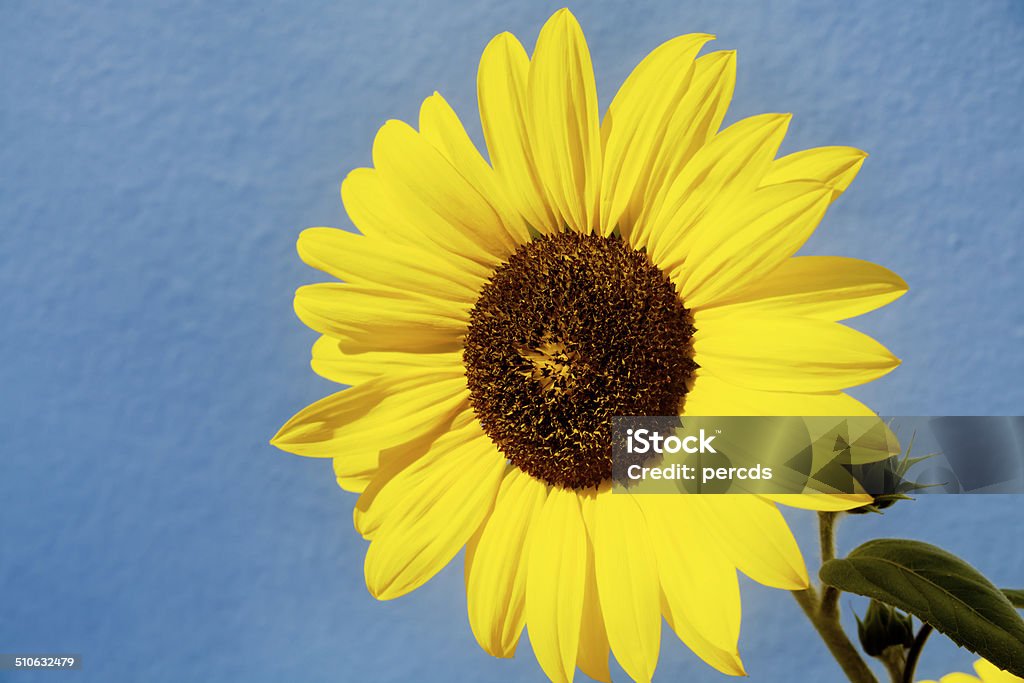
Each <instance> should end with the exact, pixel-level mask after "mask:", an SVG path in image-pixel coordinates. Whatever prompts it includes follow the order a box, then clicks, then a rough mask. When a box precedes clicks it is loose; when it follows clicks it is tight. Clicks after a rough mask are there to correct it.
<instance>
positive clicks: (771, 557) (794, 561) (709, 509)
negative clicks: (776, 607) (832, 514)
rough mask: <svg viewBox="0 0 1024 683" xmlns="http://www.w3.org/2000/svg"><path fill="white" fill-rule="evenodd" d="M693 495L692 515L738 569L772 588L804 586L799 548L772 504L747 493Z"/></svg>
mask: <svg viewBox="0 0 1024 683" xmlns="http://www.w3.org/2000/svg"><path fill="white" fill-rule="evenodd" d="M692 498H693V501H694V502H693V505H692V508H693V510H694V516H695V517H696V518H697V519H698V520H700V522H699V523H701V524H702V525H703V526H704V528H706V529H707V531H708V533H709V534H711V535H712V536H713V537H714V538H715V540H716V541H717V544H718V546H719V547H720V548H721V549H722V550H723V551H724V553H725V555H726V557H728V558H729V560H730V561H731V562H732V563H733V565H735V566H736V568H738V569H739V570H740V571H741V572H743V573H744V574H746V575H747V576H749V577H750V578H751V579H753V580H754V581H757V582H758V583H762V584H764V585H766V586H771V587H773V588H782V589H784V590H803V589H804V588H807V586H808V577H807V568H806V566H805V565H804V559H803V556H802V555H801V554H800V548H799V546H797V544H796V540H795V539H794V538H793V533H792V532H791V531H790V530H789V526H788V525H787V524H786V521H785V520H784V519H783V518H782V514H781V513H780V512H779V511H778V509H776V507H775V505H773V504H772V503H770V502H768V501H766V500H763V499H761V498H759V497H757V496H751V495H747V494H736V495H728V494H720V495H707V496H693V497H692Z"/></svg>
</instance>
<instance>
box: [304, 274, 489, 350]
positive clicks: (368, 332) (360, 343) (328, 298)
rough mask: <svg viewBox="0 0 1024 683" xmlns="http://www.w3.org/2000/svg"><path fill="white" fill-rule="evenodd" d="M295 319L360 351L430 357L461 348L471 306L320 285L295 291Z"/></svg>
mask: <svg viewBox="0 0 1024 683" xmlns="http://www.w3.org/2000/svg"><path fill="white" fill-rule="evenodd" d="M294 306H295V314H296V315H297V316H298V317H299V319H300V320H301V321H302V322H303V323H305V324H306V325H308V326H309V327H310V328H312V329H314V330H316V331H317V332H320V333H321V334H326V335H329V336H332V337H335V338H337V339H339V340H340V342H341V344H342V348H344V349H345V350H346V351H348V352H350V353H358V352H359V351H363V350H375V351H406V352H412V353H436V352H442V351H455V350H457V349H459V348H461V339H462V336H463V335H464V334H465V331H466V325H467V323H468V320H469V308H470V306H471V304H468V303H462V304H460V303H458V302H452V301H442V300H441V299H434V298H428V297H421V296H416V295H414V294H411V293H404V292H397V291H393V290H384V289H381V288H379V287H371V286H366V285H349V284H341V283H322V284H317V285H307V286H305V287H300V288H299V289H298V290H297V291H296V292H295V303H294Z"/></svg>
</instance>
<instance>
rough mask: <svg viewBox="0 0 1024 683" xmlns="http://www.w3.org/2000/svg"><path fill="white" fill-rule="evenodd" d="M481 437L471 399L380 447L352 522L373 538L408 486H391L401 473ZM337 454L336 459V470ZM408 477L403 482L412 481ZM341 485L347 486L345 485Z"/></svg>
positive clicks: (354, 510)
mask: <svg viewBox="0 0 1024 683" xmlns="http://www.w3.org/2000/svg"><path fill="white" fill-rule="evenodd" d="M479 437H480V427H479V425H478V424H477V422H476V415H475V414H474V413H473V409H472V408H470V407H469V405H468V403H467V404H466V405H464V406H461V407H460V409H457V410H456V411H455V412H454V413H451V414H448V415H445V416H444V417H442V419H440V420H438V422H437V424H436V425H434V426H433V427H431V428H430V429H428V430H427V431H425V432H423V433H422V434H420V435H419V436H417V437H415V438H413V439H410V440H408V441H404V442H403V443H400V444H398V445H396V446H392V447H391V448H385V449H382V450H381V451H380V458H379V465H378V467H377V469H376V471H374V472H373V473H372V477H371V480H370V482H369V484H368V485H367V486H365V487H363V489H362V491H361V492H360V493H361V494H362V495H360V496H359V500H357V501H356V506H355V508H354V509H353V510H352V523H353V525H354V526H355V528H356V531H358V532H359V533H360V534H362V536H363V538H366V539H371V538H373V537H374V535H375V534H376V533H377V530H378V529H380V527H381V525H382V524H383V523H384V520H385V519H387V517H388V516H389V515H391V514H393V513H394V512H395V510H397V509H399V508H398V502H399V501H401V499H402V498H403V497H404V496H405V495H406V493H407V489H406V487H405V486H404V485H403V484H402V483H401V482H400V483H399V484H397V485H395V486H390V484H391V483H392V482H393V481H394V479H395V478H396V477H398V475H400V474H401V473H402V472H404V471H405V470H406V469H408V468H409V467H411V466H412V465H413V464H414V463H416V462H418V461H419V460H420V458H422V457H423V456H425V455H427V454H428V453H429V452H431V451H432V450H435V449H436V450H437V451H438V452H450V451H452V450H454V449H456V448H461V447H462V446H463V445H464V444H466V443H469V442H470V441H473V440H475V439H477V438H479ZM338 460H339V459H338V458H335V459H334V466H335V470H336V471H337V469H338ZM409 481H410V480H409V479H403V480H402V482H405V483H406V484H408V483H409ZM342 488H346V487H344V486H342Z"/></svg>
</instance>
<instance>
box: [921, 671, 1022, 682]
mask: <svg viewBox="0 0 1024 683" xmlns="http://www.w3.org/2000/svg"><path fill="white" fill-rule="evenodd" d="M1011 680H1012V679H1011ZM1018 680H1019V679H1018ZM933 683H934V682H933ZM940 683H990V682H989V681H988V680H985V679H977V678H975V677H974V676H971V675H970V674H965V673H960V672H956V673H951V674H946V675H945V676H943V677H942V680H941V681H940ZM992 683H996V682H992Z"/></svg>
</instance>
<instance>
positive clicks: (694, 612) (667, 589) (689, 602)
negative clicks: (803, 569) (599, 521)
mask: <svg viewBox="0 0 1024 683" xmlns="http://www.w3.org/2000/svg"><path fill="white" fill-rule="evenodd" d="M636 499H637V501H638V502H639V503H640V507H641V509H642V510H643V512H644V519H646V521H647V529H648V531H649V532H650V536H651V543H652V545H653V546H654V548H655V550H656V553H657V557H658V575H659V578H660V583H661V590H662V592H663V593H664V594H665V599H666V600H667V601H668V603H669V604H670V605H671V606H672V612H673V613H674V614H681V615H683V616H684V617H685V618H686V620H687V621H688V622H689V623H690V624H691V625H692V626H693V627H694V628H695V629H696V630H697V631H698V632H699V633H700V634H701V635H702V636H703V637H704V638H705V639H706V640H708V641H709V642H710V643H712V644H713V645H715V646H716V647H719V648H721V649H723V650H727V651H730V652H735V651H736V649H737V646H738V645H737V644H738V642H739V637H740V615H741V612H740V586H739V582H738V581H737V579H736V568H735V566H734V565H733V564H732V563H730V562H729V560H727V559H726V557H725V555H724V554H723V553H722V551H721V550H720V549H719V548H718V545H717V544H716V543H715V542H714V539H713V538H712V537H711V535H710V534H711V531H710V530H709V529H706V528H705V525H706V524H707V521H706V520H705V519H704V518H703V517H698V516H697V515H696V514H695V511H694V509H693V508H694V506H695V505H697V504H699V502H700V501H699V500H698V497H696V496H686V495H646V496H636ZM712 523H715V522H712Z"/></svg>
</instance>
